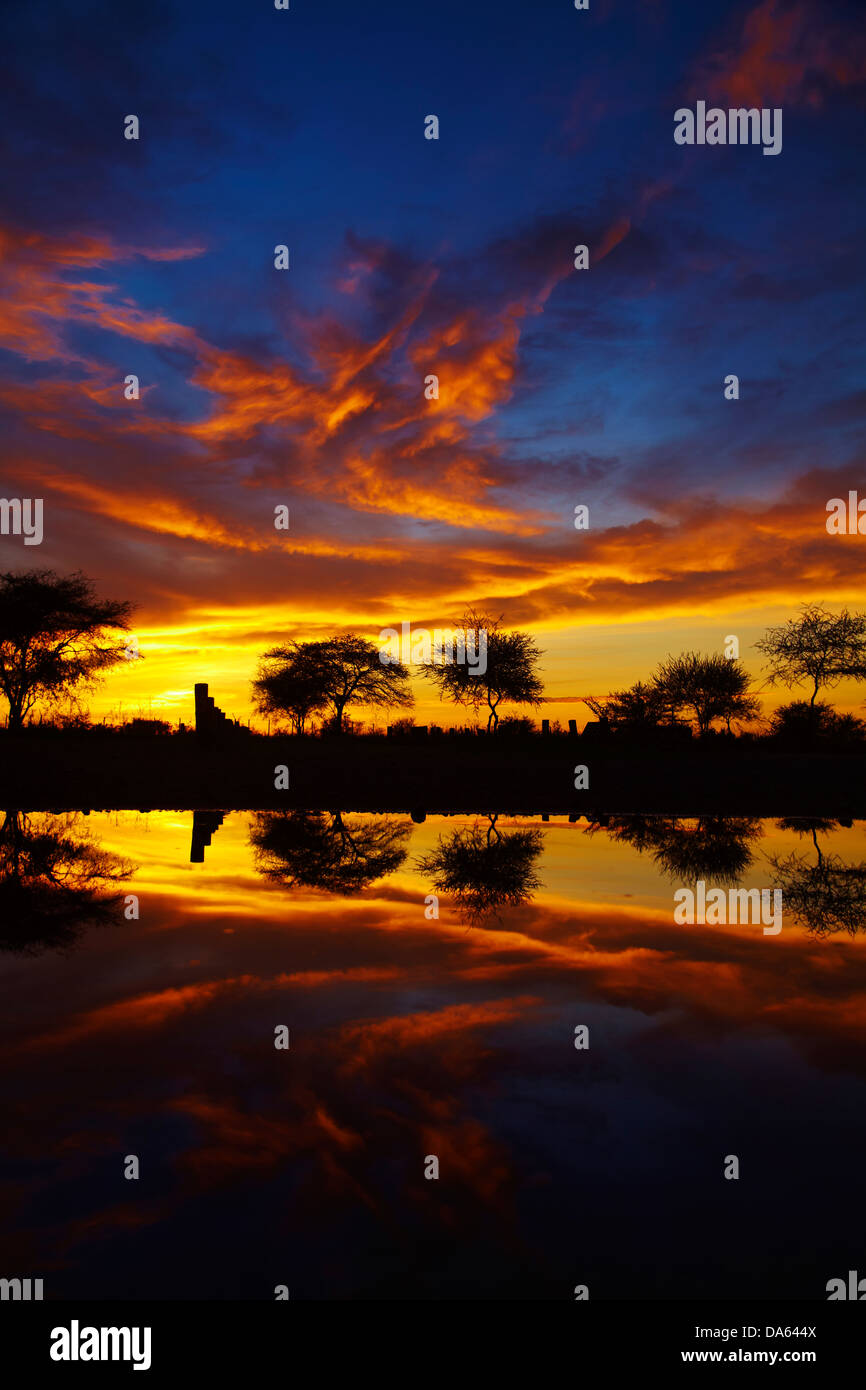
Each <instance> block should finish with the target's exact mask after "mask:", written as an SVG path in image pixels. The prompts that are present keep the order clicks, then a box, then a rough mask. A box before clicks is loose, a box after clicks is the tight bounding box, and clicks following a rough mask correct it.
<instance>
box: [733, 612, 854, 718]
mask: <svg viewBox="0 0 866 1390" xmlns="http://www.w3.org/2000/svg"><path fill="white" fill-rule="evenodd" d="M755 646H756V647H757V648H758V651H759V652H763V654H764V656H765V657H767V664H768V667H769V674H768V676H767V684H768V685H784V686H787V687H788V689H789V690H790V689H791V687H792V686H795V685H803V684H805V683H807V682H809V681H811V682H812V697H811V699H810V701H809V704H810V706H811V707H812V708H813V709H814V707H815V701H816V700H817V698H818V696H819V694H820V692H821V691H822V690H826V689H830V688H832V687H833V686H835V685H838V684H839V682H840V681H843V680H845V679H846V678H847V679H853V680H866V613H849V612H848V610H847V608H843V609H842V612H841V613H839V614H836V613H830V612H829V611H828V610H827V609H826V608H825V607H824V606H823V604H820V603H804V604H803V607H802V608H801V610H800V616H799V617H798V618H789V619H788V621H787V622H786V623H783V624H782V625H781V626H780V627H771V628H768V630H767V632H766V633H765V634H764V636H763V637H761V638H760V639H759V641H757V642H756V643H755Z"/></svg>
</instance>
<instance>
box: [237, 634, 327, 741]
mask: <svg viewBox="0 0 866 1390" xmlns="http://www.w3.org/2000/svg"><path fill="white" fill-rule="evenodd" d="M316 645H317V644H314V643H305V644H302V643H300V642H289V643H287V644H286V645H285V646H282V647H271V648H270V649H269V650H268V651H266V652H265V653H264V655H263V656H262V657H261V659H260V661H259V669H258V672H257V674H256V678H255V680H254V681H253V683H252V686H253V704H254V706H255V708H256V709H257V710H258V711H259V713H260V714H264V715H267V716H268V717H271V716H276V717H277V718H279V717H281V716H285V715H288V717H289V720H290V721H291V726H292V731H293V732H294V733H296V734H302V733H303V732H304V725H305V724H306V722H307V720H308V719H309V717H310V715H311V714H315V713H317V712H318V711H319V710H322V709H325V708H326V704H327V695H326V690H325V678H324V672H323V667H322V663H321V661H320V660H319V658H318V654H317V652H316V651H314V650H311V648H313V647H315V646H316Z"/></svg>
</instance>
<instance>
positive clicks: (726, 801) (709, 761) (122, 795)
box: [0, 729, 866, 820]
mask: <svg viewBox="0 0 866 1390" xmlns="http://www.w3.org/2000/svg"><path fill="white" fill-rule="evenodd" d="M280 764H284V765H285V766H287V767H288V769H289V788H288V790H285V791H277V790H276V789H275V787H274V769H275V768H276V767H277V766H278V765H280ZM579 764H584V765H586V766H587V767H588V769H589V787H588V789H586V790H582V791H577V790H575V788H574V769H575V767H576V766H577V765H579ZM0 805H2V806H4V807H15V808H17V809H27V810H34V811H35V810H46V811H49V810H68V809H79V808H87V809H92V810H120V809H136V810H181V809H183V810H205V809H212V810H232V809H233V810H244V809H257V810H261V809H286V810H290V809H305V810H331V811H333V810H343V811H380V812H381V811H394V812H403V813H415V814H416V815H418V814H422V813H427V814H430V815H437V814H439V815H441V814H464V813H465V814H473V813H477V812H493V811H496V812H499V813H500V814H513V815H541V814H548V815H557V816H562V815H569V814H571V815H587V814H589V815H591V816H595V815H599V814H606V815H625V814H646V815H677V816H725V815H727V816H759V817H761V816H762V817H782V816H792V817H814V816H827V817H833V818H835V819H840V820H846V819H848V820H850V819H860V818H864V817H866V753H863V752H859V751H858V752H853V753H844V752H839V753H812V754H808V753H793V752H782V751H775V750H772V751H771V750H769V749H767V750H765V748H764V747H762V746H761V745H756V744H755V743H750V744H742V745H741V744H740V743H739V742H737V741H729V742H726V743H723V744H721V745H720V744H718V743H714V742H710V743H709V744H708V745H706V746H705V745H702V744H699V743H698V742H697V741H694V742H690V743H689V744H687V745H683V744H679V746H677V747H670V748H664V747H656V748H647V747H635V746H629V745H626V744H622V743H619V742H618V741H615V740H613V739H611V740H605V741H603V742H602V741H600V740H598V739H590V738H586V737H582V736H580V735H578V736H556V735H554V736H550V737H547V738H544V737H542V736H538V735H536V736H530V737H521V738H509V739H503V738H484V737H474V736H472V735H462V736H461V735H456V736H451V737H447V738H443V739H437V740H432V739H431V740H424V741H420V740H415V739H406V740H397V739H384V738H363V737H362V738H355V737H352V736H348V735H347V736H345V737H342V738H330V739H320V738H285V737H279V736H273V737H271V738H266V737H264V736H256V735H251V736H248V737H243V736H235V737H232V738H230V739H227V740H225V741H221V742H219V743H215V744H207V743H203V742H201V741H200V740H199V739H198V738H197V737H196V735H195V734H191V733H189V734H168V735H157V736H153V735H147V736H136V735H129V734H124V733H116V732H112V731H105V732H102V731H98V730H97V731H92V732H82V733H66V732H63V733H60V732H57V731H42V730H38V729H37V730H28V731H27V732H26V733H24V734H21V735H18V736H11V735H9V734H8V733H5V732H4V733H0Z"/></svg>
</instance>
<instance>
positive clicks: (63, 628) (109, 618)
mask: <svg viewBox="0 0 866 1390" xmlns="http://www.w3.org/2000/svg"><path fill="white" fill-rule="evenodd" d="M131 614H132V605H131V604H129V603H117V602H114V601H113V600H111V599H100V598H98V597H97V596H96V594H95V592H94V589H93V584H92V582H91V580H89V579H87V578H86V576H85V575H83V574H82V573H81V572H80V571H77V572H76V573H75V574H71V575H60V574H56V573H55V572H54V571H53V570H28V571H19V572H16V573H11V572H8V573H5V574H0V693H2V695H3V696H4V698H5V699H6V702H7V704H8V706H9V720H8V726H9V728H10V729H11V730H18V729H21V728H22V727H23V725H24V722H25V720H26V719H27V717H28V715H29V714H30V713H31V711H32V709H33V707H34V706H35V705H36V703H37V702H38V701H40V700H44V701H46V702H47V703H48V704H53V705H56V704H58V703H59V702H60V701H61V700H64V699H67V698H68V697H69V696H70V695H71V694H73V692H74V691H75V689H76V688H77V687H79V686H85V687H87V686H91V685H93V684H94V683H95V681H96V680H97V679H98V678H99V677H100V676H101V675H103V674H104V672H106V671H107V670H108V669H109V667H111V666H114V665H116V664H117V663H118V662H119V661H122V660H123V659H124V658H125V657H127V656H128V647H127V644H126V643H125V642H123V641H121V640H120V638H119V636H117V635H112V634H113V633H114V634H117V633H118V632H119V631H126V630H127V629H128V628H129V619H130V617H131Z"/></svg>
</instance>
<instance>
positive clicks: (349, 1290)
mask: <svg viewBox="0 0 866 1390" xmlns="http://www.w3.org/2000/svg"><path fill="white" fill-rule="evenodd" d="M0 814H2V813H0ZM863 837H864V823H863V822H856V823H855V824H854V825H853V826H852V825H841V824H839V823H838V822H834V821H820V822H778V821H757V820H745V819H744V820H713V821H704V822H696V821H671V820H664V821H662V820H658V819H656V818H641V817H629V818H627V819H615V818H612V819H611V820H610V821H608V822H607V823H606V824H596V825H590V824H588V823H587V822H586V821H580V822H578V823H576V824H569V823H568V822H567V821H565V820H564V819H563V820H556V819H555V818H552V819H551V820H550V822H548V823H544V824H543V823H542V822H541V820H540V819H539V818H535V819H534V820H511V819H506V818H503V817H500V818H498V820H496V821H492V820H491V819H490V818H488V817H482V816H479V817H477V818H471V817H470V818H466V817H449V818H443V817H432V818H430V819H428V820H427V821H426V822H425V823H424V824H422V825H415V824H413V822H412V821H411V820H410V819H409V818H408V817H402V816H394V815H388V816H369V815H365V816H353V815H343V816H331V815H320V814H315V815H308V814H304V813H294V814H291V815H273V814H267V813H249V812H231V813H227V814H225V815H224V816H223V817H222V818H220V816H219V815H218V814H213V813H196V815H195V816H194V815H193V813H192V812H153V813H150V814H148V815H140V814H138V813H135V812H118V813H111V814H108V813H105V814H95V813H94V814H92V815H89V816H84V815H83V814H80V813H70V814H65V815H55V816H49V815H28V816H24V815H21V814H20V813H6V815H5V818H4V819H3V824H2V834H0V921H2V927H0V946H2V948H3V949H2V954H0V996H2V1013H0V1030H2V1047H3V1057H4V1062H5V1065H4V1080H3V1088H2V1089H3V1113H4V1126H3V1128H4V1133H5V1140H4V1155H3V1162H2V1184H0V1193H2V1203H3V1213H2V1222H0V1226H2V1231H3V1236H2V1258H0V1263H2V1266H3V1267H2V1269H0V1275H3V1276H5V1277H11V1276H32V1277H41V1278H43V1279H44V1281H45V1297H46V1299H48V1298H52V1297H55V1298H119V1299H138V1298H167V1299H202V1298H204V1299H266V1300H267V1299H273V1298H274V1290H275V1288H276V1287H277V1286H278V1285H285V1286H286V1287H287V1288H288V1289H289V1291H290V1297H291V1298H292V1299H359V1298H362V1299H363V1298H367V1299H381V1298H396V1299H416V1298H418V1299H431V1298H432V1299H436V1298H456V1299H479V1298H493V1299H502V1298H519V1299H567V1300H568V1299H572V1298H573V1297H574V1289H575V1287H576V1286H577V1285H585V1286H587V1287H588V1290H589V1296H590V1298H591V1299H620V1298H642V1299H643V1298H680V1297H699V1298H701V1297H706V1298H741V1297H758V1298H778V1297H782V1298H795V1299H816V1298H817V1299H822V1298H826V1293H825V1286H826V1284H827V1281H828V1280H829V1279H831V1278H835V1277H843V1278H844V1277H845V1276H846V1273H847V1271H848V1270H849V1269H856V1268H859V1269H861V1272H863V1273H866V1265H864V1259H866V1242H864V1231H863V1222H862V1218H861V1216H860V1209H861V1204H860V1201H859V1197H858V1189H859V1176H860V1173H861V1172H862V1170H863V1166H864V1160H866V1118H864V1117H866V1086H864V1071H866V1061H864V1050H863V1037H864V1018H866V939H864V937H863V936H862V935H861V934H860V930H861V928H862V927H864V926H866V862H864V861H866V851H864V838H863ZM191 856H192V858H193V860H195V861H198V862H190V860H191ZM698 879H703V880H705V881H706V883H707V884H720V885H722V886H728V885H738V886H743V887H757V888H765V887H767V888H775V887H781V888H782V889H783V904H784V906H783V929H782V931H781V932H780V933H779V934H778V935H765V934H764V932H763V931H762V928H761V926H760V924H758V925H753V924H750V923H745V924H742V925H736V924H735V925H716V926H712V925H703V924H695V925H677V924H676V923H675V920H674V892H675V891H676V890H677V888H678V887H682V886H683V885H691V886H692V887H694V885H695V882H696V880H698ZM437 900H438V901H437ZM437 910H438V916H436V915H435V914H436V912H437ZM136 911H137V913H138V915H137V917H136V915H135V913H136ZM281 1027H282V1028H286V1029H288V1030H289V1040H290V1046H289V1047H288V1049H278V1048H276V1047H275V1036H276V1030H278V1029H280V1028H281ZM576 1029H586V1030H588V1033H579V1034H578V1037H579V1038H581V1039H583V1038H588V1044H589V1045H588V1047H582V1048H576V1047H575V1036H576V1035H575V1030H576ZM132 1156H134V1157H135V1158H137V1160H138V1167H139V1177H138V1178H137V1179H129V1178H126V1177H125V1176H124V1172H125V1169H126V1170H127V1171H128V1170H130V1168H131V1167H134V1165H131V1164H130V1162H129V1160H130V1158H131V1157H132ZM434 1157H435V1158H436V1159H437V1160H438V1170H439V1176H438V1178H430V1177H426V1176H425V1171H428V1172H429V1171H431V1169H432V1168H434V1167H435V1165H432V1164H431V1162H430V1160H431V1158H434ZM732 1157H733V1158H736V1159H737V1161H738V1165H739V1177H738V1178H736V1179H733V1178H726V1177H725V1171H726V1169H728V1170H729V1171H730V1170H731V1168H732V1165H731V1162H730V1160H731V1158H732Z"/></svg>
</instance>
